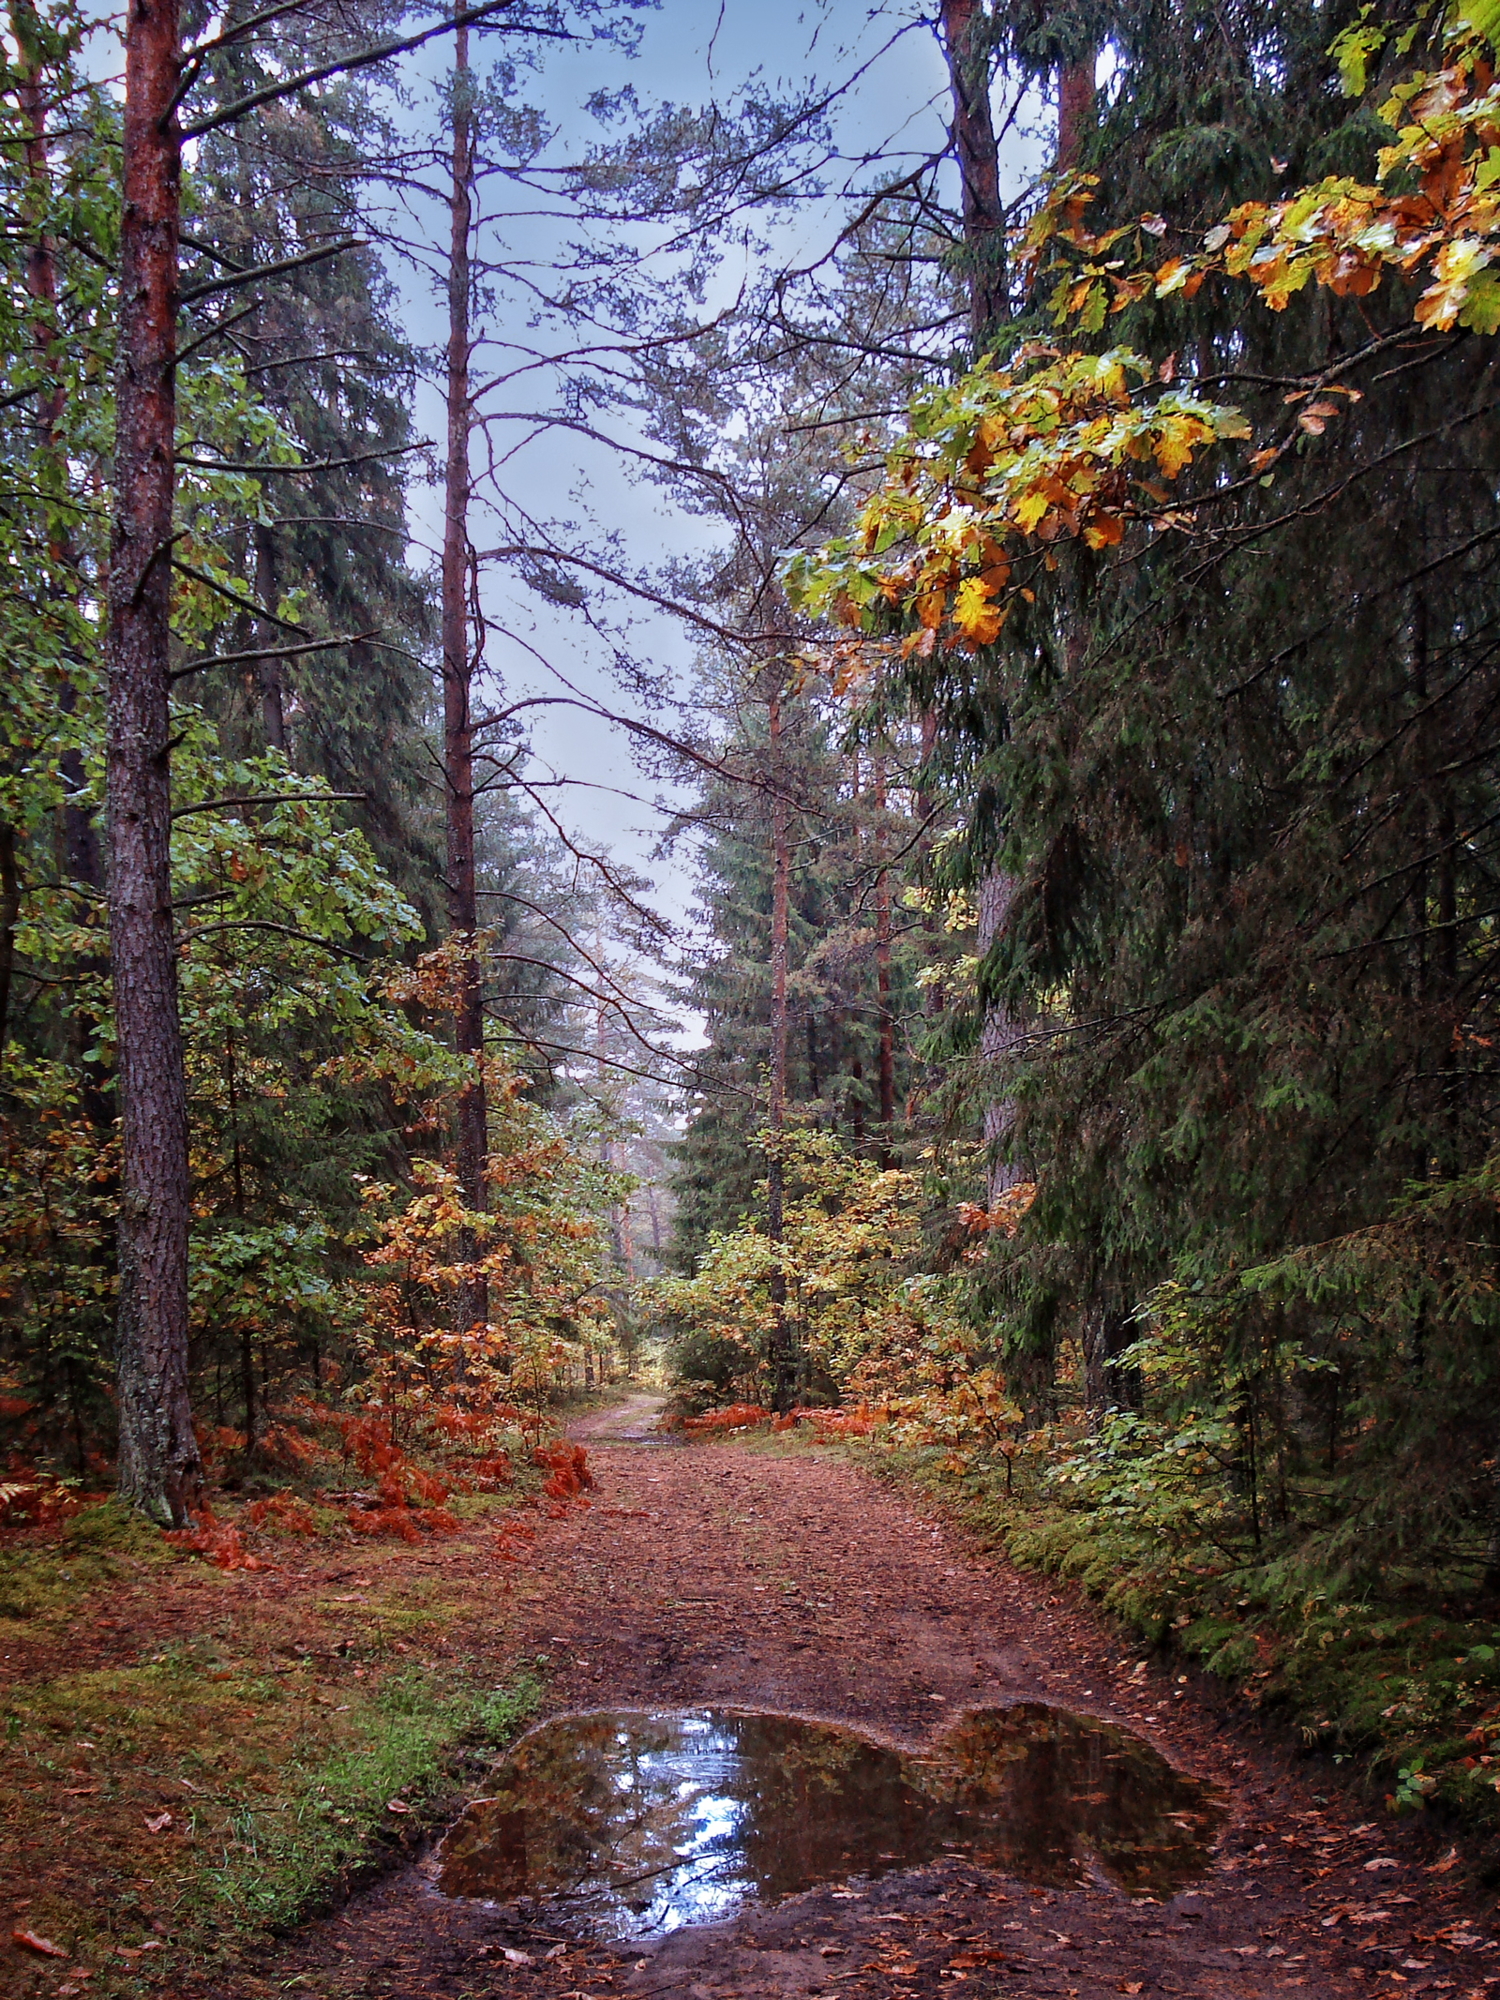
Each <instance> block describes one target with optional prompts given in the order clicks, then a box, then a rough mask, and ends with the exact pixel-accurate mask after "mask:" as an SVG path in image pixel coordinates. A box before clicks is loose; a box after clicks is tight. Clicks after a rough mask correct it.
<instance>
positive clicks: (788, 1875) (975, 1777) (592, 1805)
mask: <svg viewBox="0 0 1500 2000" xmlns="http://www.w3.org/2000/svg"><path fill="white" fill-rule="evenodd" d="M1221 1819H1222V1808H1221V1806H1220V1804H1219V1802H1218V1798H1217V1795H1216V1794H1215V1793H1214V1792H1213V1790H1212V1789H1211V1788H1210V1787H1208V1786H1206V1785H1204V1784H1202V1783H1200V1782H1199V1781H1198V1780H1197V1779H1194V1778H1190V1777H1188V1776H1186V1775H1185V1774H1184V1773H1182V1772H1180V1771H1177V1770H1175V1769H1174V1768H1173V1767H1172V1766H1171V1765H1170V1764H1169V1763H1167V1761H1166V1760H1165V1758H1163V1757H1161V1756H1160V1755H1159V1754H1158V1753H1157V1752H1156V1751H1155V1750H1153V1749H1152V1748H1151V1746H1150V1745H1149V1744H1147V1743H1145V1742H1143V1741H1142V1740H1141V1739H1140V1738H1139V1737H1137V1736H1132V1735H1130V1734H1129V1732H1128V1731H1126V1730H1123V1729H1116V1728H1112V1727H1111V1726H1109V1725H1108V1724H1106V1723H1102V1722H1096V1721H1093V1720H1091V1719H1090V1718H1089V1717H1087V1716H1079V1715H1072V1714H1070V1713H1068V1711H1066V1710H1065V1709H1057V1708H1048V1707H1045V1706H1043V1705H1042V1704H1041V1703H1032V1702H1028V1703H1021V1704H1018V1705H1016V1706H1015V1707H1012V1708H995V1709H980V1710H976V1711H974V1712H973V1713H972V1714H969V1715H966V1716H965V1717H964V1718H963V1719H962V1720H961V1721H960V1722H959V1723H957V1724H956V1725H955V1727H954V1728H953V1729H952V1730H950V1731H949V1733H948V1734H947V1735H946V1736H944V1737H943V1738H941V1739H940V1740H939V1742H937V1743H936V1744H935V1745H934V1746H933V1747H932V1748H931V1749H930V1750H929V1751H927V1752H926V1753H925V1754H924V1755H922V1756H913V1755H909V1754H904V1753H902V1752H900V1751H896V1750H892V1749H890V1748H888V1747H887V1746H885V1745H884V1744H880V1743H875V1742H872V1741H871V1740H870V1739H869V1738H868V1737H866V1736H861V1735H860V1734H859V1733H858V1731H856V1730H853V1729H845V1728H841V1727H839V1726H838V1725H836V1724H833V1723H826V1722H806V1721H801V1720H799V1719H797V1718H796V1717H794V1716H786V1715H764V1714H756V1713H753V1712H742V1711H736V1710H732V1709H715V1710H706V1709H690V1710H674V1711H671V1712H666V1713H645V1714H642V1713H637V1712H632V1711H625V1712H608V1713H600V1714H595V1715H575V1716H562V1717H559V1718H558V1719H557V1720H556V1721H554V1722H546V1723H543V1724H542V1725H541V1726H540V1727H539V1728H537V1729H534V1730H533V1731H532V1732H531V1733H530V1735H528V1736H526V1737H525V1738H523V1740H522V1741H521V1742H520V1743H518V1744H517V1745H516V1747H515V1749H514V1750H512V1751H511V1752H510V1754H509V1755H508V1756H507V1757H505V1758H504V1759H503V1760H502V1761H501V1762H500V1763H499V1764H498V1765H497V1766H496V1768H495V1773H494V1781H493V1783H492V1785H491V1787H490V1788H489V1790H488V1791H487V1793H486V1795H485V1796H484V1797H483V1798H480V1799H476V1800H475V1801H474V1802H473V1804H471V1805H470V1806H469V1807H468V1809H467V1811H466V1812H465V1813H464V1814H463V1815H462V1817H461V1818H460V1819H459V1820H458V1821H457V1822H456V1824H455V1825H454V1826H453V1827H452V1828H451V1829H450V1831H449V1833H448V1835H447V1836H446V1838H445V1839H444V1841H443V1844H442V1848H441V1850H440V1852H439V1855H438V1862H439V1873H438V1887H439V1889H440V1890H441V1891H442V1892H443V1893H444V1894H445V1895H449V1896H463V1897H476V1898H482V1899H484V1900H486V1901H493V1902H510V1901H514V1900H515V1899H516V1898H518V1897H521V1896H534V1897H545V1898H548V1899H549V1901H551V1903H552V1908H553V1910H554V1912H555V1913H556V1914H557V1915H558V1916H560V1917H565V1918H568V1919H570V1920H571V1921H572V1923H573V1924H574V1925H575V1926H585V1925H586V1927H587V1928H588V1930H589V1931H591V1932H592V1933H593V1934H594V1935H595V1936H598V1937H614V1938H626V1937H645V1936H648V1935H653V1934H658V1933H661V1932H664V1931H672V1930H678V1929H680V1928H681V1927H682V1926H683V1925H685V1924H705V1923H715V1922H718V1921H720V1920H722V1919H724V1918H726V1917H728V1916H730V1915H732V1914H733V1912H734V1911H735V1910H736V1909H738V1908H739V1907H740V1905H741V1904H743V1903H745V1902H748V1901H749V1900H751V1899H752V1898H759V1899H761V1900H763V1901H775V1900H776V1899H777V1898H778V1897H781V1896H786V1895H791V1894H793V1893H795V1892H796V1891H797V1890H800V1889H806V1888H810V1887H811V1886H812V1885H813V1884H814V1883H818V1882H831V1881H844V1880H846V1879H848V1878H849V1877H850V1876H855V1875H882V1874H886V1873H888V1872H889V1871H890V1870H892V1869H895V1868H910V1867H916V1866H918V1865H920V1864H921V1863H923V1862H926V1861H932V1860H935V1859H936V1858H937V1857H938V1856H939V1855H941V1854H954V1855H958V1856H962V1857H963V1858H965V1859H968V1860H972V1861H976V1862H979V1863H981V1864H982V1865H984V1866H988V1867H993V1868H998V1869H1003V1870H1005V1871H1006V1872H1007V1873H1009V1874H1014V1875H1020V1876H1022V1877H1024V1878H1025V1879H1026V1880H1028V1881H1032V1882H1038V1883H1048V1884H1054V1885H1058V1886H1063V1885H1066V1884H1068V1883H1071V1882H1076V1881H1078V1880H1079V1879H1080V1877H1081V1876H1083V1875H1085V1874H1086V1873H1088V1872H1089V1869H1090V1866H1091V1864H1096V1865H1097V1866H1098V1867H1099V1868H1102V1870H1103V1871H1104V1873H1105V1874H1106V1875H1107V1876H1108V1877H1109V1878H1110V1879H1111V1880H1112V1881H1114V1882H1115V1883H1117V1884H1118V1885H1119V1886H1120V1888H1122V1889H1124V1890H1125V1891H1127V1892H1128V1893H1129V1894H1132V1895H1154V1896H1164V1895H1171V1894H1173V1893H1174V1892H1175V1891H1176V1890H1177V1889H1179V1888H1181V1887H1182V1886H1183V1885H1184V1884H1185V1883H1187V1882H1189V1881H1191V1880H1192V1878H1193V1877H1194V1876H1195V1875H1199V1874H1201V1873H1202V1872H1203V1870H1204V1869H1205V1868H1206V1867H1207V1865H1208V1860H1209V1851H1210V1848H1211V1846H1212V1842H1213V1838H1214V1835H1215V1833H1216V1831H1217V1828H1218V1826H1219V1824H1220V1821H1221Z"/></svg>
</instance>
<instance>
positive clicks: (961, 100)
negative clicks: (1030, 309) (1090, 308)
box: [942, 0, 1010, 358]
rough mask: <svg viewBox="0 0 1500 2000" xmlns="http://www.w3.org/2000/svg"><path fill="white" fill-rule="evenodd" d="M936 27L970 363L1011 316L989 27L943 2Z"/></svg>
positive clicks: (976, 9) (970, 6)
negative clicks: (953, 160)
mask: <svg viewBox="0 0 1500 2000" xmlns="http://www.w3.org/2000/svg"><path fill="white" fill-rule="evenodd" d="M942 25H943V52H944V54H945V55H946V57H947V60H948V84H949V90H950V94H951V96H952V99H953V149H954V152H955V153H956V155H957V157H958V171H959V180H960V186H961V190H962V198H963V229H964V245H965V248H966V249H967V252H968V279H969V325H970V330H971V333H972V336H973V342H974V353H975V357H976V358H977V357H978V356H979V355H981V354H983V353H984V351H985V349H986V348H987V347H988V346H989V344H990V342H991V341H992V340H993V339H994V337H995V335H996V334H997V333H998V332H999V331H1000V329H1001V328H1002V327H1003V326H1004V325H1005V323H1006V321H1007V320H1008V319H1009V317H1010V306H1009V292H1008V288H1007V284H1006V258H1005V204H1004V202H1003V201H1002V200H1001V199H1000V154H999V148H998V147H997V146H996V144H995V121H994V116H993V114H992V112H991V110H990V43H989V33H988V23H987V19H986V15H985V10H984V8H983V7H982V6H981V5H980V4H979V0H943V9H942Z"/></svg>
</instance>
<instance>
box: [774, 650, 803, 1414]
mask: <svg viewBox="0 0 1500 2000" xmlns="http://www.w3.org/2000/svg"><path fill="white" fill-rule="evenodd" d="M770 738H771V782H772V784H773V785H774V786H775V792H774V794H773V802H772V807H771V1075H770V1115H769V1119H768V1121H767V1122H768V1123H769V1125H770V1128H771V1158H770V1163H769V1165H770V1170H769V1172H768V1173H767V1175H766V1234H767V1236H768V1237H769V1238H770V1240H771V1241H772V1243H777V1244H779V1243H780V1242H781V1238H782V1231H783V1229H784V1228H785V1225H786V1169H785V1165H784V1162H783V1160H782V1157H781V1139H782V1134H783V1133H784V1131H785V1129H786V1051H787V1014H786V946H787V906H788V900H789V893H790V889H791V873H792V866H791V838H790V828H789V827H788V825H787V807H786V798H785V796H784V789H783V783H782V769H781V689H780V687H779V686H778V687H774V688H773V689H772V691H771V698H770ZM771 1303H772V1305H773V1306H774V1308H775V1313H776V1318H775V1324H774V1325H773V1327H772V1329H771V1407H772V1408H773V1409H774V1410H778V1411H782V1412H785V1411H787V1410H789V1409H790V1408H791V1407H792V1404H793V1402H794V1401H795V1398H796V1390H797V1368H796V1357H795V1355H794V1354H793V1351H792V1338H791V1328H790V1326H789V1325H788V1323H787V1315H786V1271H785V1269H784V1268H783V1267H782V1264H781V1262H780V1260H779V1259H778V1261H777V1262H776V1264H775V1266H774V1267H773V1269H772V1272H771Z"/></svg>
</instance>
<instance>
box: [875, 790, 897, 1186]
mask: <svg viewBox="0 0 1500 2000" xmlns="http://www.w3.org/2000/svg"><path fill="white" fill-rule="evenodd" d="M872 769H873V772H874V779H875V809H876V811H877V812H878V813H879V814H880V824H879V825H878V826H877V827H876V829H875V842H876V852H877V853H878V855H879V856H880V866H879V867H878V868H877V869H876V871H875V1012H876V1017H877V1023H878V1027H879V1032H880V1044H879V1060H880V1156H879V1157H880V1165H881V1168H882V1170H885V1169H888V1168H889V1167H890V1165H891V1162H892V1152H891V1145H892V1139H893V1136H894V1133H895V1129H896V1017H895V1015H894V1014H893V1013H892V1012H891V871H890V869H889V868H887V867H886V865H885V854H886V826H885V759H884V757H876V758H874V759H873V762H872Z"/></svg>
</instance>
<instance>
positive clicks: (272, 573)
mask: <svg viewBox="0 0 1500 2000" xmlns="http://www.w3.org/2000/svg"><path fill="white" fill-rule="evenodd" d="M255 597H256V601H257V603H259V604H263V605H265V606H266V608H267V610H274V609H275V605H276V542H275V537H274V536H273V534H272V532H271V529H270V526H269V525H268V523H266V522H265V521H257V522H256V524H255ZM257 624H258V627H259V629H258V631H257V632H256V636H255V643H256V645H257V646H258V647H261V648H270V647H273V646H274V645H275V643H276V627H275V626H274V625H273V624H272V623H271V621H270V619H269V618H261V619H259V620H257ZM283 671H284V670H283V667H282V662H281V656H280V655H279V654H278V653H275V652H272V651H269V650H268V651H266V652H265V654H264V657H263V658H262V659H259V660H257V661H256V663H255V677H256V682H257V685H258V687H259V690H260V720H261V727H262V729H263V730H264V731H265V737H266V744H267V747H268V748H269V749H272V750H279V751H280V752H281V754H282V756H283V757H284V756H285V755H286V690H285V686H284V684H283V681H282V674H283Z"/></svg>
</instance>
